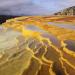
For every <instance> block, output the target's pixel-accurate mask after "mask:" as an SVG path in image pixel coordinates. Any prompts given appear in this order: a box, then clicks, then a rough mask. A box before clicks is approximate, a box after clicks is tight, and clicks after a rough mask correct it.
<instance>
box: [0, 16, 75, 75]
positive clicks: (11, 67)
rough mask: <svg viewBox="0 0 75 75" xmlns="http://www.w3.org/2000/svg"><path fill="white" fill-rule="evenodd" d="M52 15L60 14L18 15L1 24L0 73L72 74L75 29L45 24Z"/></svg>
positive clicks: (74, 74)
mask: <svg viewBox="0 0 75 75" xmlns="http://www.w3.org/2000/svg"><path fill="white" fill-rule="evenodd" d="M53 18H54V19H55V20H56V19H57V18H60V17H50V16H49V17H41V16H37V17H36V16H35V17H34V16H33V17H32V16H29V17H19V18H15V19H11V20H7V21H6V23H4V24H2V27H1V28H0V29H1V30H0V61H1V62H0V75H75V52H74V50H75V49H74V48H75V47H74V44H75V30H74V29H73V30H72V29H68V28H63V27H60V26H55V25H51V24H48V22H51V21H52V19H53ZM60 25H61V23H60ZM70 43H71V44H70ZM71 47H72V48H71Z"/></svg>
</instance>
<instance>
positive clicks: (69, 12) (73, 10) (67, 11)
mask: <svg viewBox="0 0 75 75" xmlns="http://www.w3.org/2000/svg"><path fill="white" fill-rule="evenodd" d="M54 15H68V16H74V15H75V6H72V7H69V8H66V9H64V10H61V11H59V12H57V13H55V14H54Z"/></svg>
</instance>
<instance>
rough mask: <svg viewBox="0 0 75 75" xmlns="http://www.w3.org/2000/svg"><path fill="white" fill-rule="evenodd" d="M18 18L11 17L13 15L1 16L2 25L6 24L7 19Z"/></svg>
mask: <svg viewBox="0 0 75 75" xmlns="http://www.w3.org/2000/svg"><path fill="white" fill-rule="evenodd" d="M15 17H18V16H11V15H0V24H1V23H3V22H5V21H6V20H7V19H11V18H15Z"/></svg>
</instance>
